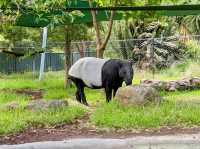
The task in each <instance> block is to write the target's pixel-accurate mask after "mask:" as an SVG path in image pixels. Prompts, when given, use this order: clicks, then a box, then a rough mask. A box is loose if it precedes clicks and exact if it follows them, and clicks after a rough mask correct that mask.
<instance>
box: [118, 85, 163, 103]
mask: <svg viewBox="0 0 200 149" xmlns="http://www.w3.org/2000/svg"><path fill="white" fill-rule="evenodd" d="M115 98H116V100H118V101H119V102H120V103H121V104H123V105H141V106H143V105H146V104H148V103H156V104H159V103H160V101H161V96H160V94H159V92H158V91H157V90H156V89H154V88H153V87H148V86H142V85H137V86H126V87H121V88H119V89H118V91H117V93H116V97H115Z"/></svg>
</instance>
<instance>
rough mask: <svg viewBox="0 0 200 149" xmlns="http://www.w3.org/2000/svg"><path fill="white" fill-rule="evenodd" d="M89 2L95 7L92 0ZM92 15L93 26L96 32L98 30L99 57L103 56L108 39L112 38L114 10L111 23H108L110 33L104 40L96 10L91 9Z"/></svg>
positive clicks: (110, 19) (97, 48) (97, 50)
mask: <svg viewBox="0 0 200 149" xmlns="http://www.w3.org/2000/svg"><path fill="white" fill-rule="evenodd" d="M88 2H89V5H90V7H93V5H92V0H88ZM115 4H116V1H115ZM91 15H92V20H93V26H94V28H95V32H96V44H97V47H96V52H97V57H99V58H103V54H104V51H105V49H106V45H107V43H108V40H109V39H110V36H111V32H112V26H113V18H114V11H111V15H110V18H109V24H108V34H107V35H106V37H105V40H104V41H103V42H102V40H101V35H100V28H99V23H98V22H97V16H96V12H95V11H94V10H91Z"/></svg>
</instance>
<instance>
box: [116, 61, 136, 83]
mask: <svg viewBox="0 0 200 149" xmlns="http://www.w3.org/2000/svg"><path fill="white" fill-rule="evenodd" d="M132 65H133V63H132V61H122V62H121V65H120V69H119V76H120V77H121V78H123V80H124V81H125V83H126V85H131V84H132V80H133V73H134V72H133V67H132Z"/></svg>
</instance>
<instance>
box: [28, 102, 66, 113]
mask: <svg viewBox="0 0 200 149" xmlns="http://www.w3.org/2000/svg"><path fill="white" fill-rule="evenodd" d="M66 106H68V102H67V101H66V100H33V101H31V102H29V103H28V104H27V105H26V107H25V108H26V109H28V110H32V111H38V110H39V111H40V110H48V109H49V108H51V109H58V108H62V107H66Z"/></svg>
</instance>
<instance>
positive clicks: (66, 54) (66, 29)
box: [64, 26, 71, 88]
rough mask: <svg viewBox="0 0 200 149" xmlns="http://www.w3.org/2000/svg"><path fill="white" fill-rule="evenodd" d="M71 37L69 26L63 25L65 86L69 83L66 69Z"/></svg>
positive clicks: (69, 54) (68, 63) (68, 60)
mask: <svg viewBox="0 0 200 149" xmlns="http://www.w3.org/2000/svg"><path fill="white" fill-rule="evenodd" d="M70 47H71V39H70V28H69V26H65V48H64V54H65V82H64V87H65V88H67V86H69V85H70V84H71V82H70V80H69V79H68V71H69V68H70V66H71V50H70Z"/></svg>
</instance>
